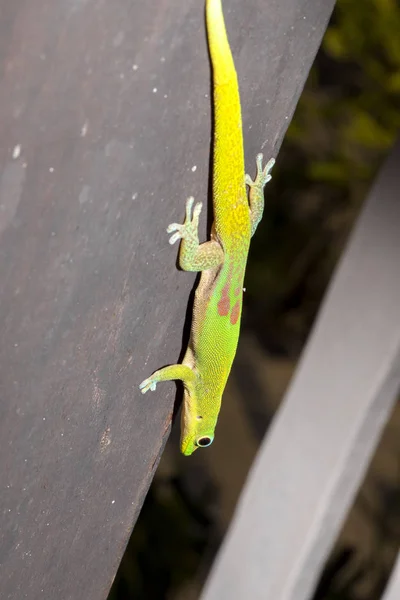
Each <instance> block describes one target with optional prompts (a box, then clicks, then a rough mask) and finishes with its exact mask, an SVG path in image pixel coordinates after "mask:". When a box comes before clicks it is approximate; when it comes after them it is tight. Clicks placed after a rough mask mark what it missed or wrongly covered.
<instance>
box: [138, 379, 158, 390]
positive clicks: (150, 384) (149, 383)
mask: <svg viewBox="0 0 400 600" xmlns="http://www.w3.org/2000/svg"><path fill="white" fill-rule="evenodd" d="M156 386H157V381H154V380H153V379H152V378H151V377H149V378H148V379H145V380H144V381H142V383H141V384H140V385H139V389H140V390H141V392H142V394H145V393H146V392H148V391H149V390H151V391H152V392H154V391H155V389H156Z"/></svg>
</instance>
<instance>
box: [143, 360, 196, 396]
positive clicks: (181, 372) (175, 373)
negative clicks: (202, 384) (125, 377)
mask: <svg viewBox="0 0 400 600" xmlns="http://www.w3.org/2000/svg"><path fill="white" fill-rule="evenodd" d="M176 379H179V380H180V381H182V382H183V385H184V386H185V387H186V388H187V389H188V391H189V392H191V391H192V390H193V387H194V383H195V379H196V375H195V374H194V372H193V371H192V369H191V368H190V367H188V366H187V365H170V366H169V367H164V368H163V369H159V370H158V371H155V372H154V373H153V375H151V376H150V377H148V378H147V379H145V380H144V381H142V383H141V384H140V385H139V388H140V390H141V392H142V394H145V393H146V392H148V391H149V390H151V391H152V392H154V391H155V389H156V386H157V383H158V382H159V381H174V380H176Z"/></svg>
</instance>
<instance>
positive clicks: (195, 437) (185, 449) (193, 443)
mask: <svg viewBox="0 0 400 600" xmlns="http://www.w3.org/2000/svg"><path fill="white" fill-rule="evenodd" d="M214 429H215V423H210V422H209V420H208V419H206V418H203V417H202V416H201V415H195V416H193V415H190V416H188V415H184V414H183V413H182V427H181V430H182V434H181V452H182V454H184V455H185V456H190V455H191V454H193V452H194V451H195V450H197V448H207V447H208V446H211V444H212V443H213V440H214Z"/></svg>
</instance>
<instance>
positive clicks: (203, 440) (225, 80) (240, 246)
mask: <svg viewBox="0 0 400 600" xmlns="http://www.w3.org/2000/svg"><path fill="white" fill-rule="evenodd" d="M206 20H207V33H208V44H209V49H210V55H211V62H212V67H213V84H214V115H215V129H214V149H213V209H214V224H213V227H212V231H211V239H210V241H208V242H205V243H204V244H199V238H198V222H199V215H200V212H201V208H202V204H201V203H197V204H196V205H195V206H194V208H193V204H194V199H193V198H189V199H188V200H187V201H186V217H185V221H184V223H183V225H180V224H178V223H172V224H171V225H169V227H168V229H167V232H168V233H172V234H173V235H172V236H171V238H170V243H171V244H174V243H175V242H176V241H178V240H182V241H181V246H180V253H179V264H180V266H181V268H182V269H184V270H185V271H201V278H200V283H199V286H198V288H197V290H196V294H195V300H194V308H193V321H192V328H191V336H190V340H189V345H188V349H187V351H186V354H185V356H184V359H183V361H182V364H176V365H171V366H169V367H165V368H163V369H160V370H159V371H156V372H155V373H153V375H151V377H149V378H148V379H145V380H144V381H143V382H142V383H141V384H140V389H141V391H142V393H143V394H144V393H146V392H147V391H148V390H152V391H154V390H155V389H156V385H157V383H158V382H159V381H170V380H176V379H180V380H181V381H182V382H183V385H184V401H183V408H182V423H181V451H182V453H183V454H185V455H186V456H189V455H190V454H192V453H193V452H194V451H195V450H196V449H197V448H199V447H206V446H209V445H210V444H211V443H212V441H213V439H214V430H215V426H216V423H217V419H218V414H219V411H220V407H221V399H222V393H223V391H224V389H225V385H226V382H227V379H228V376H229V373H230V370H231V366H232V362H233V359H234V357H235V354H236V348H237V343H238V338H239V329H240V318H241V313H242V295H243V280H244V274H245V269H246V262H247V255H248V252H249V246H250V238H251V236H252V235H253V233H254V232H255V230H256V228H257V225H258V223H259V222H260V220H261V217H262V214H263V210H264V192H263V190H264V185H265V184H266V183H267V182H268V181H269V180H270V179H271V175H270V174H269V172H270V170H271V169H272V167H273V165H274V162H275V161H274V159H271V160H270V161H269V162H268V163H267V165H266V166H265V168H264V169H263V167H262V158H263V157H262V154H259V155H258V156H257V176H256V179H255V181H253V180H252V179H251V178H250V177H249V176H248V175H246V176H245V174H244V152H243V137H242V120H241V108H240V98H239V87H238V81H237V75H236V70H235V66H234V63H233V58H232V54H231V50H230V47H229V42H228V38H227V35H226V30H225V23H224V18H223V13H222V6H221V0H206ZM246 184H247V185H248V186H249V187H250V193H249V199H248V198H247V193H246Z"/></svg>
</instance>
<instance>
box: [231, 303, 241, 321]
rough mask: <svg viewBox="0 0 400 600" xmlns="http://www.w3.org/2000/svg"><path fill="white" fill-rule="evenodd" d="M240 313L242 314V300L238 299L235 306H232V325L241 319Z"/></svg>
mask: <svg viewBox="0 0 400 600" xmlns="http://www.w3.org/2000/svg"><path fill="white" fill-rule="evenodd" d="M239 315H240V300H237V302H236V304H235V306H234V307H233V308H232V312H231V323H232V325H236V323H237V322H238V319H239Z"/></svg>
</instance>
